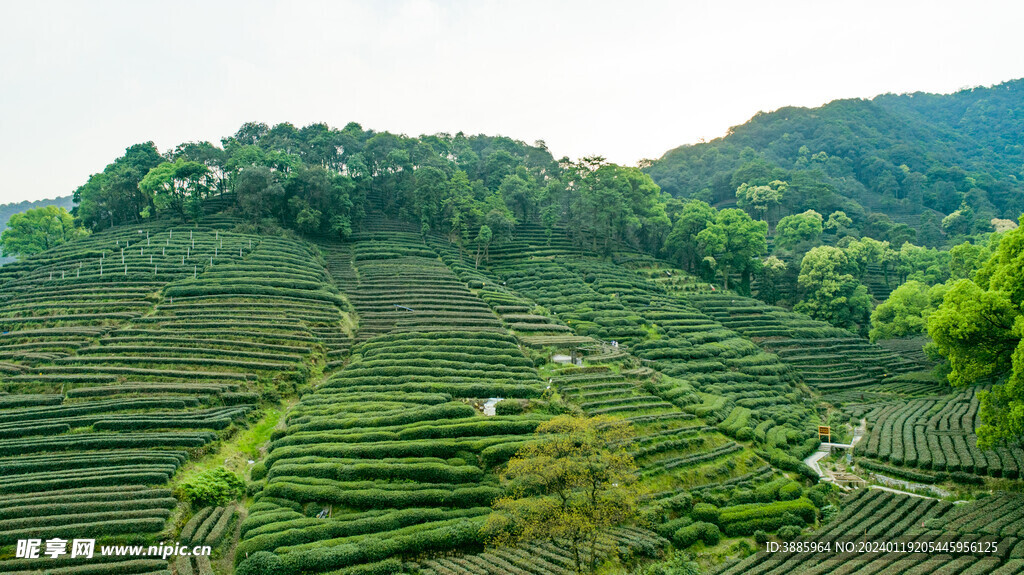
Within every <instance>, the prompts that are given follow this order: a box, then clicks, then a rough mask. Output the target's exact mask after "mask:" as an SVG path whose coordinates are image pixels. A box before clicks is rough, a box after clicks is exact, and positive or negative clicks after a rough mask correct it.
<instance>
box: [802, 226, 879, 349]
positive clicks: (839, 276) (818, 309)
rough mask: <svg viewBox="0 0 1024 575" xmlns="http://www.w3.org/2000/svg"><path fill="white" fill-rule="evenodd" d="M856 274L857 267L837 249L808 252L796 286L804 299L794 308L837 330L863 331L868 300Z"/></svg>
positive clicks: (868, 309) (866, 319)
mask: <svg viewBox="0 0 1024 575" xmlns="http://www.w3.org/2000/svg"><path fill="white" fill-rule="evenodd" d="M856 271H857V266H856V264H855V263H854V262H851V261H850V258H849V257H848V256H847V254H846V252H845V251H843V250H842V249H840V248H836V247H832V246H819V247H816V248H814V249H812V250H810V251H809V252H807V255H805V256H804V258H803V262H801V264H800V276H799V280H798V285H799V287H800V290H801V291H802V292H803V297H802V299H801V300H800V302H799V303H798V304H797V305H796V306H795V307H794V309H795V310H796V311H799V312H803V313H806V314H807V315H809V316H811V317H813V318H815V319H820V320H823V321H827V322H829V323H831V324H832V325H834V326H836V327H842V328H846V329H853V330H858V329H861V330H865V329H866V327H867V324H868V317H869V314H870V313H871V299H870V298H869V297H868V292H867V288H866V287H864V285H863V284H861V283H860V282H859V281H857V278H856V277H854V273H856Z"/></svg>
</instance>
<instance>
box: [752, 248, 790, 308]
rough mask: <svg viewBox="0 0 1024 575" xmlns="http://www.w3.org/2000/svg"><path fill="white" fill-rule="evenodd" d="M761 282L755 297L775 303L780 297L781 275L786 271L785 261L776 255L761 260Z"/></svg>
mask: <svg viewBox="0 0 1024 575" xmlns="http://www.w3.org/2000/svg"><path fill="white" fill-rule="evenodd" d="M760 272H761V275H760V279H761V283H760V286H759V289H758V292H757V297H758V298H760V299H762V300H764V301H765V302H767V303H769V304H772V305H775V303H777V302H778V301H779V298H780V297H782V294H781V290H780V289H779V287H780V284H781V283H782V277H783V275H784V274H785V273H786V262H784V261H782V260H781V259H779V258H778V257H776V256H768V257H767V258H765V259H764V261H763V262H761V269H760Z"/></svg>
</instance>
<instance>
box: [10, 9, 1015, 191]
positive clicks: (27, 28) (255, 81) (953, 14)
mask: <svg viewBox="0 0 1024 575" xmlns="http://www.w3.org/2000/svg"><path fill="white" fill-rule="evenodd" d="M0 8H2V17H0V54H2V56H0V135H2V139H0V174H2V179H0V203H6V202H11V201H20V200H23V199H29V200H34V199H40V198H44V197H54V196H59V195H65V194H69V193H71V192H72V191H73V190H74V189H75V188H76V187H77V186H78V185H80V184H81V183H83V182H84V181H85V180H86V178H87V177H88V176H89V174H91V173H94V172H98V171H101V170H102V169H103V167H104V166H105V165H106V164H107V163H108V162H110V161H111V160H113V159H114V158H115V157H117V156H119V155H120V154H122V153H123V151H124V148H126V147H127V146H129V145H131V144H133V143H137V142H142V141H147V140H153V141H154V142H155V143H156V144H157V146H158V147H159V148H160V149H161V151H163V150H166V149H167V148H170V147H173V146H174V145H176V144H178V143H181V142H183V141H190V140H210V141H212V142H215V143H217V142H219V140H220V138H221V137H222V136H226V135H230V134H232V133H234V132H235V130H236V129H237V128H238V127H239V126H240V125H241V124H242V123H243V122H246V121H261V122H265V123H268V124H274V123H278V122H282V121H289V122H292V123H293V124H295V125H296V126H300V127H301V126H303V125H306V124H310V123H314V122H321V121H322V122H327V123H328V124H330V125H332V126H335V127H339V128H340V127H342V126H344V125H345V124H346V123H348V122H349V121H356V122H359V123H360V124H362V125H363V127H365V128H372V129H375V130H379V131H382V130H389V131H392V132H397V133H405V134H409V135H419V134H422V133H434V132H450V133H455V132H458V131H460V130H461V131H463V132H466V133H488V134H502V135H506V136H511V137H514V138H517V139H522V140H525V141H527V142H533V141H534V140H538V139H542V140H544V141H546V142H547V144H548V146H549V148H550V149H551V151H552V153H553V154H555V156H556V157H560V156H563V155H568V156H570V157H574V158H575V157H579V156H583V155H590V154H600V155H604V156H605V157H607V158H609V159H610V160H612V161H615V162H619V163H623V164H635V162H636V161H637V160H639V159H641V158H646V157H652V158H653V157H658V156H660V155H661V154H662V153H664V152H665V151H667V150H668V149H670V148H673V147H675V146H678V145H681V144H686V143H694V142H697V141H699V139H701V138H704V139H709V140H710V139H712V138H715V137H719V136H722V135H724V133H725V132H726V130H727V129H728V128H729V127H730V126H733V125H737V124H741V123H743V122H745V121H746V120H747V119H748V118H749V117H750V116H752V115H753V114H755V113H757V112H758V111H761V110H766V111H767V110H773V109H776V108H779V107H781V106H786V105H801V106H818V105H821V104H823V103H825V102H827V101H830V100H833V99H836V98H849V97H871V96H874V95H876V94H879V93H885V92H897V93H899V92H912V91H919V90H920V91H929V92H951V91H955V90H957V89H959V88H962V87H968V86H978V85H991V84H996V83H999V82H1003V81H1006V80H1010V79H1014V78H1018V77H1021V76H1024V35H1021V34H1020V31H1019V27H1020V23H1021V22H1022V21H1024V3H1021V2H1014V1H1004V2H986V1H978V0H976V1H972V2H963V1H959V2H947V1H930V2H900V1H895V0H889V1H885V2H876V1H865V0H862V1H860V2H855V3H853V2H822V1H820V0H818V1H805V2H793V1H785V2H783V1H779V2H765V1H764V0H756V1H742V2H741V1H731V2H730V1H707V2H696V1H682V0H675V1H671V0H669V1H663V2H662V1H658V2H655V1H646V2H645V1H637V2H624V1H620V2H609V1H596V0H591V1H581V2H575V1H574V2H562V1H557V0H547V1H532V0H516V1H506V2H493V1H464V2H456V1H442V0H394V1H378V2H373V1H369V0H366V1H341V0H338V1H322V2H272V1H253V0H249V1H238V2H226V1H225V2H214V1H210V0H207V1H179V2H155V1H148V0H147V1H142V0H133V1H125V2H113V1H91V2H81V1H67V2H57V1H45V0H43V1H35V0H34V1H31V2H25V1H23V0H19V1H17V2H14V1H6V0H3V1H0Z"/></svg>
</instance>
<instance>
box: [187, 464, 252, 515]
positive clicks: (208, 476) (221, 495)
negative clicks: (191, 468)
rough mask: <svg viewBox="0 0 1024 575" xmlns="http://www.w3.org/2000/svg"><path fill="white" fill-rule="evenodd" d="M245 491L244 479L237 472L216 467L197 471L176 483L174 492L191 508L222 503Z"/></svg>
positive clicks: (235, 497)
mask: <svg viewBox="0 0 1024 575" xmlns="http://www.w3.org/2000/svg"><path fill="white" fill-rule="evenodd" d="M243 493H245V481H243V480H242V478H241V477H239V476H238V475H237V474H235V473H232V472H230V471H228V470H227V469H224V468H223V467H217V468H214V469H210V470H208V471H203V472H202V473H198V474H196V475H194V476H192V477H190V478H188V479H187V480H185V481H182V482H181V484H180V485H178V489H177V492H176V494H177V495H178V497H179V498H180V499H182V500H183V501H187V502H189V503H190V504H191V505H192V507H193V508H196V509H198V508H200V507H207V506H210V505H213V506H217V505H224V504H225V503H227V502H229V501H232V500H234V499H237V498H238V497H240V496H241V495H242V494H243Z"/></svg>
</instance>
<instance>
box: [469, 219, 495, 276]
mask: <svg viewBox="0 0 1024 575" xmlns="http://www.w3.org/2000/svg"><path fill="white" fill-rule="evenodd" d="M493 238H494V233H493V232H491V228H490V226H480V230H479V231H478V232H477V234H476V240H475V241H476V257H475V260H476V261H475V266H474V267H476V268H479V267H480V260H481V259H482V258H486V257H487V250H488V249H489V248H490V247H491V240H492V239H493Z"/></svg>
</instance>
